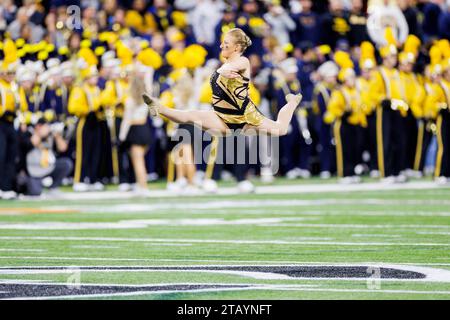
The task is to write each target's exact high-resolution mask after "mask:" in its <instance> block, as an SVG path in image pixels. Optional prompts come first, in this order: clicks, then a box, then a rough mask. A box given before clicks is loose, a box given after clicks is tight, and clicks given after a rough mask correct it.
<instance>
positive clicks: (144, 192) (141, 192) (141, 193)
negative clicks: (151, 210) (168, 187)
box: [133, 187, 152, 198]
mask: <svg viewBox="0 0 450 320" xmlns="http://www.w3.org/2000/svg"><path fill="white" fill-rule="evenodd" d="M133 194H134V195H136V196H138V197H142V198H148V197H150V196H151V194H152V192H151V191H150V190H148V189H147V188H141V187H136V188H134V190H133Z"/></svg>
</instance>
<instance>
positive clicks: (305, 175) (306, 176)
mask: <svg viewBox="0 0 450 320" xmlns="http://www.w3.org/2000/svg"><path fill="white" fill-rule="evenodd" d="M298 176H299V177H300V178H302V179H309V178H311V172H310V171H309V170H305V169H298Z"/></svg>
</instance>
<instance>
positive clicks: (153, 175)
mask: <svg viewBox="0 0 450 320" xmlns="http://www.w3.org/2000/svg"><path fill="white" fill-rule="evenodd" d="M158 179H159V175H158V174H157V173H156V172H152V173H149V174H148V175H147V181H148V182H153V181H156V180H158Z"/></svg>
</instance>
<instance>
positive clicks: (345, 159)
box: [333, 116, 359, 178]
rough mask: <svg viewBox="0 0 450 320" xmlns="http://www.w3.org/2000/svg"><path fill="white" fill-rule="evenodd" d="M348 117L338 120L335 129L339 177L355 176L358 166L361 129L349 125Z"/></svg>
mask: <svg viewBox="0 0 450 320" xmlns="http://www.w3.org/2000/svg"><path fill="white" fill-rule="evenodd" d="M347 117H348V116H344V117H342V119H338V120H336V122H335V123H334V125H333V126H334V127H333V133H334V139H335V141H336V165H337V174H338V176H339V177H341V178H342V177H351V176H354V175H355V166H356V165H357V164H358V160H359V155H358V150H359V148H358V140H357V138H358V132H359V127H358V126H355V125H352V124H349V123H348V122H347Z"/></svg>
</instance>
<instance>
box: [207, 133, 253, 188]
mask: <svg viewBox="0 0 450 320" xmlns="http://www.w3.org/2000/svg"><path fill="white" fill-rule="evenodd" d="M216 139H219V141H218V145H217V150H216V152H217V153H216V160H215V162H214V164H212V163H211V164H210V165H208V166H207V168H206V172H207V175H209V174H208V172H209V171H210V166H214V167H213V170H212V172H211V176H212V179H214V180H220V177H221V174H222V170H224V169H228V170H230V172H232V173H233V175H234V176H235V178H236V180H237V181H238V182H241V181H244V180H246V179H247V173H248V170H249V159H250V158H249V157H250V155H249V152H248V137H245V136H244V135H240V134H239V133H238V131H236V132H235V134H233V135H230V136H227V137H225V138H216ZM211 146H212V144H211Z"/></svg>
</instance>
